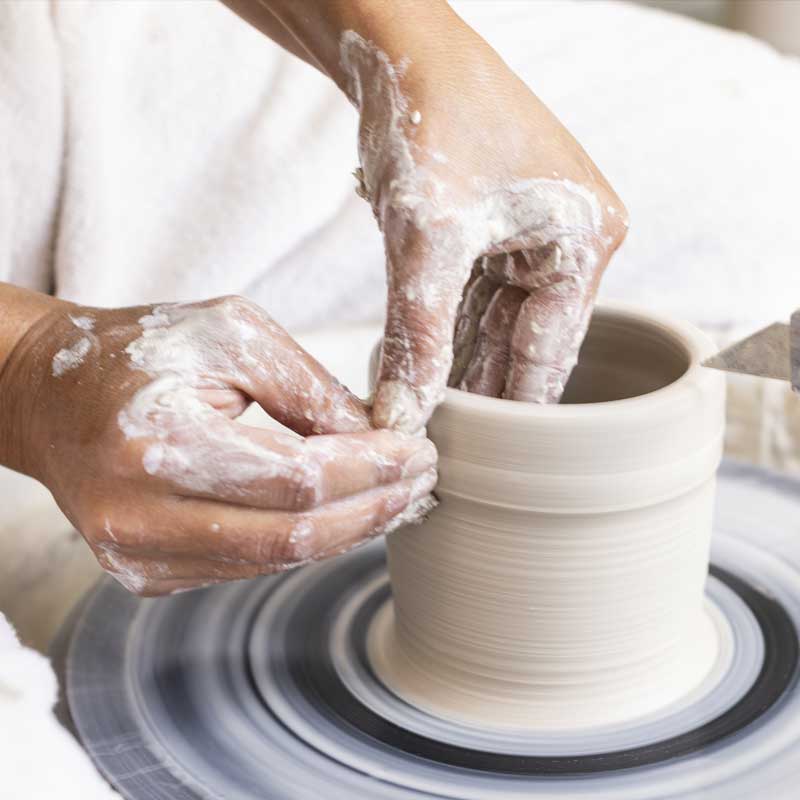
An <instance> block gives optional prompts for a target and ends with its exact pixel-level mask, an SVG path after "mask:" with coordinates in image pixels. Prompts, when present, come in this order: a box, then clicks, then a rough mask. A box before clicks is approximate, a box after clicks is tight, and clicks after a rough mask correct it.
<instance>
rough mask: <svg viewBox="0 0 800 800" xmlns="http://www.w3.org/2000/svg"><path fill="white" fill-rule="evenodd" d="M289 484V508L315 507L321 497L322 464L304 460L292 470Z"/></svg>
mask: <svg viewBox="0 0 800 800" xmlns="http://www.w3.org/2000/svg"><path fill="white" fill-rule="evenodd" d="M289 486H290V490H291V495H290V498H289V508H290V510H292V511H309V510H311V509H312V508H316V507H317V506H318V505H319V503H320V501H321V499H322V466H321V465H320V464H319V463H318V462H316V461H311V460H304V461H303V462H302V463H301V464H298V465H297V466H296V467H295V468H294V469H293V470H292V474H291V477H290V479H289Z"/></svg>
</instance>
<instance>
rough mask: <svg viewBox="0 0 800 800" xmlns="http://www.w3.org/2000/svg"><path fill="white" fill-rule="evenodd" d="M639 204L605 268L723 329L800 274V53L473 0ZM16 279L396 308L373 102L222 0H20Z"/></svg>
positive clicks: (755, 311)
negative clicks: (372, 183)
mask: <svg viewBox="0 0 800 800" xmlns="http://www.w3.org/2000/svg"><path fill="white" fill-rule="evenodd" d="M457 8H458V10H459V11H461V12H462V13H463V15H464V16H465V17H466V18H467V20H468V21H469V22H471V23H473V24H474V25H475V27H476V28H477V29H478V30H479V31H480V32H481V33H483V34H484V35H485V36H486V37H487V38H488V39H489V41H490V42H491V43H493V44H494V45H495V46H496V47H497V49H498V50H499V51H500V53H501V54H502V55H503V56H504V57H505V58H506V60H507V61H508V62H509V63H510V65H511V66H512V67H513V68H514V69H516V70H517V71H518V72H519V73H520V74H521V75H522V77H523V78H524V79H525V80H527V81H528V82H529V83H530V84H531V86H532V87H533V88H534V89H535V90H536V91H537V92H538V93H539V94H540V95H541V96H542V98H543V99H544V100H545V101H546V102H547V103H548V104H549V105H550V106H551V107H552V108H553V109H554V110H555V112H556V113H557V114H558V115H559V116H560V117H561V119H562V120H564V122H565V123H566V124H567V126H568V127H569V128H570V129H571V130H572V131H573V132H574V133H575V134H576V136H577V137H578V139H579V140H580V141H581V142H582V143H583V144H584V145H585V146H586V148H587V150H588V151H589V153H590V154H591V155H592V156H593V157H594V159H595V160H596V161H597V163H598V164H599V165H600V167H601V168H602V169H603V171H604V172H605V173H606V174H607V176H608V177H609V178H610V180H611V182H612V184H613V185H614V186H615V188H616V189H617V190H618V191H619V193H620V195H621V197H622V198H623V199H624V200H625V202H626V204H627V205H628V208H629V210H630V213H631V219H632V228H631V233H630V236H629V238H628V241H627V243H626V244H625V246H624V248H623V250H622V251H621V252H620V253H619V255H618V257H617V258H616V259H615V261H614V263H613V265H612V267H611V269H610V270H609V273H608V275H607V278H606V280H605V282H604V287H603V291H604V293H605V294H607V295H613V296H615V297H619V298H620V299H629V300H633V301H637V302H643V303H645V304H647V305H650V306H652V307H654V308H659V309H661V310H667V311H670V312H673V313H677V314H680V315H683V316H685V317H688V318H690V319H692V320H693V321H695V322H698V323H700V324H702V325H705V326H706V327H710V328H714V329H719V330H722V329H724V328H727V327H731V326H745V327H747V326H749V327H754V326H755V325H757V324H759V323H760V322H762V321H767V320H772V319H774V318H778V317H781V316H785V315H786V313H787V312H788V311H789V310H790V309H791V306H792V304H793V303H794V304H797V303H798V298H800V269H798V268H797V254H798V253H800V226H798V225H797V224H796V208H797V202H796V195H797V187H798V181H800V148H798V147H797V146H796V142H797V141H800V103H797V102H796V100H797V98H798V97H800V62H797V61H793V60H790V59H788V58H785V57H782V56H780V55H778V54H777V53H775V52H774V51H772V50H771V49H769V48H768V47H766V46H764V45H761V44H759V43H757V42H755V41H754V40H751V39H748V38H746V37H744V36H742V35H740V34H735V33H730V32H726V31H722V30H717V29H713V28H710V27H707V26H704V25H700V24H697V23H694V22H692V21H689V20H684V19H682V18H679V17H675V16H671V15H668V14H664V13H662V12H659V11H654V10H649V9H642V8H638V7H634V6H628V5H625V4H614V3H606V2H595V3H583V2H579V3H569V2H561V3H552V2H547V0H538V1H537V2H529V3H520V2H501V1H498V0H492V1H491V2H466V3H461V4H458V5H457ZM0 125H2V127H3V136H2V141H3V142H4V148H3V154H2V156H0V279H6V280H11V281H14V282H17V283H20V284H24V285H27V286H32V287H34V288H37V289H42V290H47V289H49V288H52V287H54V288H55V289H56V290H57V292H58V293H59V294H60V295H62V296H64V297H67V298H70V299H74V300H78V301H80V302H84V303H89V304H99V305H114V304H133V303H142V302H148V301H156V300H188V299H196V298H200V297H207V296H211V295H218V294H223V293H228V292H240V293H245V294H248V295H250V296H251V297H253V298H255V299H256V300H258V301H259V302H261V303H262V304H263V305H264V306H265V307H266V308H267V309H268V310H269V311H270V312H271V313H273V314H274V315H275V316H276V317H277V318H278V319H279V320H280V321H281V322H283V323H285V324H287V325H288V326H289V327H290V328H293V329H297V328H301V327H308V326H311V325H320V324H324V323H329V322H339V321H353V320H362V319H365V318H368V317H373V318H375V317H377V316H378V315H379V314H380V311H381V306H382V300H383V277H382V273H383V267H382V255H381V243H380V239H379V236H378V234H377V232H376V230H375V225H374V222H373V220H372V218H371V214H370V212H369V209H368V208H367V206H366V204H365V203H363V201H360V200H359V199H358V198H357V197H356V196H355V194H354V191H353V188H354V181H353V179H352V177H351V175H350V172H351V170H352V169H353V167H354V166H355V164H356V149H355V130H356V119H355V113H354V111H353V110H352V109H351V108H350V107H349V106H348V104H347V103H346V101H345V100H344V98H343V97H342V96H341V95H340V94H339V92H338V91H337V90H336V88H335V87H334V86H333V85H332V83H331V82H330V81H329V80H328V79H327V78H325V77H323V76H321V75H320V74H318V73H317V72H316V71H315V70H313V69H312V68H310V67H308V66H307V65H305V64H303V63H301V62H300V61H299V60H297V59H295V58H294V57H292V56H290V55H288V54H286V53H284V52H283V51H281V50H280V49H279V48H278V47H277V46H276V45H274V44H272V43H271V42H270V41H268V40H266V39H265V38H264V37H262V36H261V35H260V34H258V33H257V32H256V31H254V30H252V29H250V28H249V27H248V26H247V25H245V24H244V23H242V22H241V21H240V20H239V19H238V18H236V17H235V16H234V15H233V14H232V13H230V12H229V11H228V10H227V9H225V8H223V7H222V6H220V5H219V4H217V3H216V2H192V3H186V2H180V0H178V2H168V0H162V2H158V3H152V2H146V0H145V1H144V2H141V1H137V2H114V3H105V2H97V1H96V0H95V1H92V0H70V1H69V2H60V1H59V0H54V2H53V3H40V2H35V1H31V0H21V1H20V2H16V3H15V2H6V3H3V4H2V5H0Z"/></svg>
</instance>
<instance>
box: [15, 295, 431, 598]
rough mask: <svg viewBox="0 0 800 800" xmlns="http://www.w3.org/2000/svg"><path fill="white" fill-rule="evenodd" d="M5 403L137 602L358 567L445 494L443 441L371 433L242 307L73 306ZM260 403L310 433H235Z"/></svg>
mask: <svg viewBox="0 0 800 800" xmlns="http://www.w3.org/2000/svg"><path fill="white" fill-rule="evenodd" d="M14 387H17V388H16V389H15V388H14ZM0 389H1V390H2V391H3V392H4V393H6V392H9V393H13V392H17V395H18V396H17V397H16V399H15V400H14V402H13V404H12V405H13V415H14V418H15V422H16V427H17V429H18V430H21V431H22V434H20V437H19V438H20V441H21V442H23V443H24V444H23V445H22V448H21V450H22V451H24V452H23V454H22V455H21V456H20V461H21V463H20V464H18V465H17V466H18V467H19V468H21V469H23V470H24V471H26V472H28V473H29V474H31V475H33V476H34V477H36V478H38V479H40V480H41V481H42V482H43V483H44V484H45V485H46V486H47V487H48V488H49V489H50V490H51V491H52V493H53V495H54V497H55V499H56V501H57V502H58V504H59V506H60V507H61V509H62V510H63V511H64V513H65V514H66V515H67V517H68V518H69V519H70V521H71V522H72V523H73V524H74V525H75V527H76V528H77V529H78V530H79V531H80V532H81V533H82V534H83V536H84V538H85V539H86V540H87V542H88V543H89V545H90V546H91V548H92V550H93V551H94V553H95V555H96V556H97V559H98V561H99V562H100V563H101V565H102V566H103V567H104V568H105V569H107V570H108V571H109V572H110V573H111V574H112V575H114V576H115V577H116V578H117V579H118V580H119V581H120V582H121V583H122V584H123V585H125V586H126V587H127V588H129V589H131V590H132V591H135V592H137V593H139V594H146V595H155V594H165V593H170V592H174V591H178V590H182V589H188V588H193V587H196V586H201V585H206V584H210V583H216V582H220V581H226V580H230V579H237V578H246V577H251V576H255V575H258V574H261V573H269V572H275V571H278V570H283V569H286V568H288V567H292V566H295V565H298V564H302V563H304V562H306V561H310V560H315V559H321V558H325V557H327V556H331V555H333V554H336V553H339V552H343V551H345V550H347V549H349V548H351V547H353V546H354V545H356V544H358V543H359V542H361V541H363V540H365V539H367V538H369V537H372V536H375V535H377V534H379V533H382V532H386V531H388V530H391V529H393V528H394V527H396V526H397V525H399V524H400V523H401V522H402V521H407V520H409V519H411V518H414V517H416V516H419V515H420V514H421V513H423V512H424V510H425V509H426V507H427V506H428V504H429V502H430V498H429V493H430V491H431V489H432V488H433V485H434V482H435V477H436V476H435V461H436V451H435V448H434V447H433V445H432V444H431V443H430V442H429V441H428V440H426V439H424V438H410V437H407V436H405V435H402V434H398V433H395V432H391V431H385V430H384V431H378V430H372V429H371V426H370V421H369V412H368V409H367V408H366V407H365V406H364V405H363V404H362V403H361V402H360V401H359V400H358V399H357V398H356V397H354V396H353V395H352V394H351V393H350V392H349V391H348V390H347V389H346V388H344V387H343V386H342V385H341V384H339V383H338V382H337V381H336V380H335V379H334V378H333V377H332V376H331V375H330V374H328V372H327V371H326V370H325V369H324V368H323V367H322V366H321V365H320V364H319V363H317V362H316V361H315V360H314V359H313V358H311V356H309V355H308V354H307V353H306V352H305V351H303V350H302V349H301V348H300V347H299V346H298V345H297V344H296V343H295V342H294V341H293V340H292V339H291V338H290V337H289V336H288V335H287V333H286V332H285V331H284V330H283V329H282V328H280V327H279V326H278V325H277V324H275V323H274V322H273V321H272V320H271V319H270V318H269V317H268V316H267V315H266V314H265V313H264V312H263V311H262V310H261V309H259V308H258V307H257V306H255V305H254V304H252V303H250V302H247V301H245V300H242V299H240V298H225V299H221V300H215V301H210V302H206V303H200V304H194V305H163V306H155V307H142V308H132V309H118V310H100V309H90V308H77V307H74V306H71V305H69V304H63V305H62V306H61V307H60V309H59V310H58V311H56V312H53V313H51V314H49V315H47V316H46V317H44V318H43V319H42V320H41V321H40V322H39V323H37V324H36V325H35V326H34V327H33V328H32V329H31V330H30V332H29V333H28V334H27V335H26V337H25V338H24V339H23V340H22V341H21V342H20V344H19V345H18V346H17V348H16V349H15V350H14V352H13V353H12V355H11V357H10V359H9V361H8V363H7V364H6V368H5V370H4V371H3V373H2V386H0ZM23 395H24V396H23ZM7 398H8V395H5V396H4V399H7ZM251 399H252V400H255V401H256V402H258V403H259V404H260V405H261V406H262V407H263V408H264V409H265V410H266V411H267V412H268V413H269V414H270V415H271V416H272V417H274V418H275V419H277V420H278V421H279V422H281V423H283V424H284V425H285V426H287V427H288V428H291V429H292V430H293V431H295V432H296V433H294V434H293V433H290V432H285V431H282V430H276V429H265V428H256V427H252V426H248V425H246V424H243V423H242V422H241V421H237V420H236V417H238V416H239V415H240V414H241V413H242V412H243V411H244V410H245V408H246V406H247V405H248V404H249V403H250V401H251ZM297 434H300V435H299V436H298V435H297Z"/></svg>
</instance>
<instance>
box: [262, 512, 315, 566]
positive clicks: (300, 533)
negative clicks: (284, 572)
mask: <svg viewBox="0 0 800 800" xmlns="http://www.w3.org/2000/svg"><path fill="white" fill-rule="evenodd" d="M314 534H315V526H314V523H313V521H312V520H311V519H309V518H308V517H307V516H297V517H294V518H293V519H292V520H291V523H290V525H289V527H288V529H287V530H286V531H285V532H284V533H283V534H282V535H280V536H276V537H275V539H274V540H273V542H272V552H271V558H270V562H271V564H272V565H273V566H274V567H277V568H286V567H291V566H296V565H300V564H303V563H305V562H306V561H309V560H310V559H312V558H313V557H314V555H315V554H316V542H315V535H314Z"/></svg>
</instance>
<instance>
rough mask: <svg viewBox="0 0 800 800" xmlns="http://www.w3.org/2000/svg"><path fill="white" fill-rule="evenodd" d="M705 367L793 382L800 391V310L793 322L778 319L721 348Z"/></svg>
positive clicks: (794, 386) (796, 389)
mask: <svg viewBox="0 0 800 800" xmlns="http://www.w3.org/2000/svg"><path fill="white" fill-rule="evenodd" d="M703 366H704V367H713V368H714V369H721V370H725V371H726V372H739V373H741V374H743V375H757V376H759V377H761V378H777V379H778V380H782V381H790V382H791V384H792V389H794V390H795V391H796V392H799V393H800V309H798V310H797V311H795V312H794V314H792V319H791V322H790V323H789V324H788V325H787V324H785V323H783V322H775V323H773V324H772V325H768V326H767V327H766V328H764V329H763V330H760V331H758V332H757V333H754V334H753V335H752V336H748V337H747V338H746V339H742V341H741V342H737V343H736V344H732V345H731V346H730V347H726V348H725V349H724V350H720V351H719V353H717V354H716V355H715V356H712V357H711V358H708V359H706V360H705V361H704V362H703Z"/></svg>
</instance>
